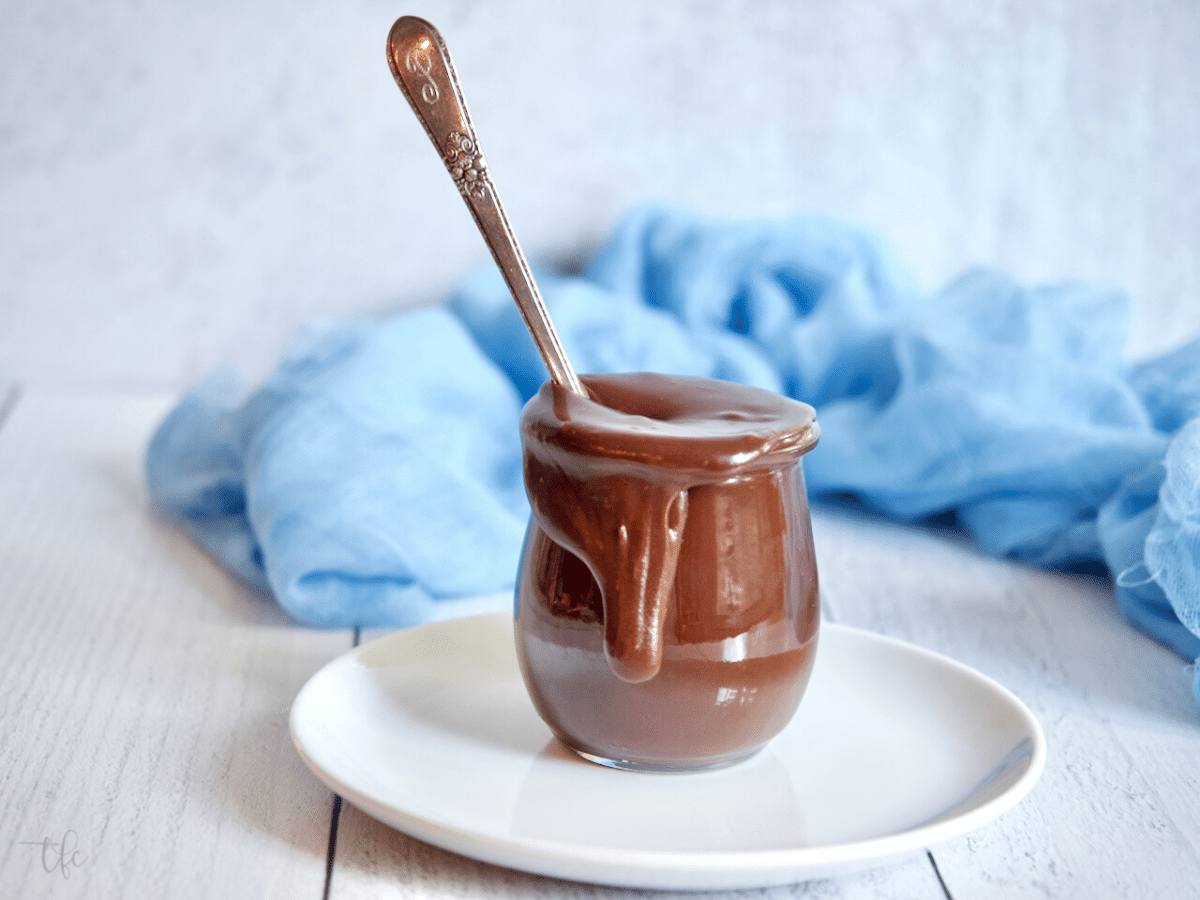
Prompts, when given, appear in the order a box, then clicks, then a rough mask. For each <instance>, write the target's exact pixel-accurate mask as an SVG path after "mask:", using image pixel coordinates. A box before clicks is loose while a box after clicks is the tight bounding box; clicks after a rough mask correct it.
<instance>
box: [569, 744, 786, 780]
mask: <svg viewBox="0 0 1200 900" xmlns="http://www.w3.org/2000/svg"><path fill="white" fill-rule="evenodd" d="M563 743H564V745H565V746H566V747H567V749H568V750H570V751H571V752H572V753H575V754H576V755H577V756H581V757H583V758H584V759H586V760H587V761H588V762H594V763H596V764H597V765H601V766H606V767H607V768H610V769H620V770H621V771H623V772H646V773H650V774H657V775H687V774H692V773H697V772H712V771H714V770H716V769H727V768H729V767H730V766H733V765H737V764H738V763H740V762H744V761H745V760H747V759H749V758H750V757H752V756H754V754H756V753H758V751H760V750H761V749H762V748H763V747H764V746H766V745H765V744H763V745H761V746H758V747H754V748H752V749H750V750H747V751H746V752H744V753H739V754H738V755H736V756H730V757H725V758H721V759H716V760H702V761H697V762H679V763H663V762H645V761H642V760H636V759H620V758H613V757H608V756H601V755H600V754H598V753H590V752H588V751H587V750H581V749H579V748H578V747H572V746H571V745H570V744H567V743H566V742H565V741H564V742H563Z"/></svg>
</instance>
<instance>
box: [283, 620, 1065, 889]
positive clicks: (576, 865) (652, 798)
mask: <svg viewBox="0 0 1200 900" xmlns="http://www.w3.org/2000/svg"><path fill="white" fill-rule="evenodd" d="M820 641H821V643H820V649H819V650H818V653H817V663H816V668H815V670H814V672H813V677H812V681H811V683H810V685H809V688H808V692H807V694H806V695H805V697H804V700H803V701H802V703H801V704H800V710H799V712H798V713H797V714H796V717H795V718H794V719H793V720H792V722H791V724H789V725H788V727H787V728H786V729H785V730H784V731H783V733H782V734H780V735H779V736H778V737H776V738H775V740H773V741H772V742H771V743H770V744H768V745H767V747H766V749H764V750H763V751H762V752H760V753H759V754H758V755H756V756H754V757H752V758H751V759H749V760H747V761H746V762H743V763H739V764H737V765H735V766H732V767H730V768H728V769H723V770H720V771H716V772H709V773H703V774H696V775H649V774H643V773H634V772H621V771H616V770H613V769H606V768H603V767H601V766H598V765H594V764H592V763H588V762H584V761H583V760H581V759H579V758H577V757H576V756H574V755H573V754H572V753H571V752H570V751H568V750H566V749H565V748H564V747H563V746H562V745H561V744H559V742H558V741H557V740H555V739H554V738H553V737H552V736H551V734H550V731H549V729H548V728H547V727H546V726H545V725H544V724H543V723H542V721H541V719H539V718H538V716H537V713H536V712H535V711H534V709H533V706H532V704H531V703H530V701H529V699H528V698H527V696H526V694H525V688H524V685H523V684H522V682H521V676H520V673H519V671H518V669H517V661H516V654H515V651H514V649H513V639H512V619H511V617H510V616H507V615H504V614H498V615H490V616H479V617H476V618H470V619H459V620H456V621H450V622H442V623H439V624H436V625H428V626H424V627H421V628H415V629H412V630H409V631H401V632H397V633H395V634H392V635H389V636H388V637H385V638H382V639H380V640H377V641H374V642H372V643H370V644H367V645H365V646H363V647H359V648H357V649H355V650H354V651H352V652H350V653H348V654H346V655H345V656H342V657H341V658H339V659H337V660H334V661H333V662H332V663H330V664H329V665H327V666H326V667H325V668H323V669H322V670H321V671H320V672H318V673H317V674H316V675H314V676H313V677H312V679H311V680H310V681H309V682H308V684H306V685H305V686H304V688H303V689H302V690H301V691H300V693H299V695H298V696H297V697H296V702H295V703H294V704H293V706H292V714H291V729H292V738H293V740H294V741H295V744H296V748H297V749H298V750H299V752H300V755H301V757H303V759H304V762H305V763H306V764H307V765H308V767H309V768H310V769H312V771H313V772H314V773H315V774H316V775H317V777H318V778H320V779H321V780H322V781H323V782H325V784H327V785H328V786H329V787H330V788H332V789H333V790H334V791H336V792H337V793H339V794H341V795H342V796H343V797H344V798H346V799H347V800H349V801H350V802H352V803H353V804H354V805H355V806H358V807H359V808H360V809H362V810H363V811H365V812H366V813H368V814H369V815H371V816H374V817H375V818H377V819H379V820H380V821H383V822H385V823H387V824H389V825H391V826H393V827H395V828H398V829H400V830H401V831H404V832H407V833H408V834H411V835H413V836H415V837H418V838H420V839H422V840H424V841H428V842H429V843H431V844H436V845H437V846H440V847H444V848H446V849H448V850H452V851H455V852H457V853H462V854H465V855H467V856H472V857H475V858H477V859H481V860H485V861H487V862H491V863H496V864H498V865H501V866H508V867H510V868H514V869H523V870H525V871H529V872H536V873H539V874H542V875H550V876H554V877H558V878H566V879H572V880H575V881H587V882H593V883H597V884H610V885H621V886H625V887H642V888H670V889H685V890H707V889H721V888H724V889H729V888H744V887H762V886H766V885H772V884H783V883H788V882H794V881H801V880H803V879H806V878H817V877H824V876H828V875H833V874H836V873H839V872H845V871H848V870H852V869H857V868H863V867H866V866H871V865H877V864H879V863H881V862H884V861H886V860H890V859H894V858H897V857H901V856H905V855H908V854H911V853H914V852H919V851H921V850H922V849H923V848H925V847H927V846H928V845H931V844H935V843H938V842H940V841H944V840H947V839H948V838H952V837H956V836H958V835H961V834H963V833H964V832H967V831H969V830H971V829H973V828H977V827H978V826H980V825H982V824H983V823H985V822H987V821H989V820H991V819H993V818H994V817H996V816H998V815H999V814H1000V813H1002V812H1004V811H1005V810H1006V809H1008V808H1010V807H1011V806H1013V805H1014V804H1015V803H1016V802H1017V801H1018V800H1020V799H1021V798H1022V797H1023V796H1025V794H1026V793H1028V791H1029V789H1030V788H1032V787H1033V784H1034V782H1035V781H1036V780H1037V778H1038V775H1040V774H1041V771H1042V766H1043V763H1044V762H1045V756H1046V745H1045V739H1044V738H1043V736H1042V730H1041V728H1040V727H1039V726H1038V723H1037V721H1036V720H1035V719H1034V717H1033V715H1032V714H1031V713H1030V712H1029V710H1028V709H1026V707H1025V706H1024V705H1023V704H1022V703H1021V702H1020V701H1019V700H1018V699H1017V698H1016V697H1014V696H1013V695H1012V694H1011V693H1009V692H1008V691H1007V690H1005V689H1004V688H1002V687H1001V686H1000V685H998V684H996V683H995V682H994V681H991V680H990V679H988V678H986V677H984V676H983V675H980V674H979V673H978V672H975V671H974V670H972V669H969V668H967V667H966V666H963V665H961V664H959V663H956V662H954V661H952V660H949V659H946V658H945V657H942V656H938V655H936V654H934V653H930V652H928V651H926V650H922V649H919V648H917V647H913V646H911V645H909V644H904V643H901V642H899V641H895V640H891V639H889V638H884V637H879V636H877V635H873V634H870V633H868V632H864V631H859V630H856V629H852V628H847V627H845V626H839V625H831V624H824V625H822V631H821V638H820Z"/></svg>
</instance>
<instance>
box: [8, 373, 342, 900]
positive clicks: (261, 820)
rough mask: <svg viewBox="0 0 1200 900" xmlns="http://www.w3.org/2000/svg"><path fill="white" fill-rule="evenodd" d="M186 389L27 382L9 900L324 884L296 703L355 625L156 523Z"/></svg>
mask: <svg viewBox="0 0 1200 900" xmlns="http://www.w3.org/2000/svg"><path fill="white" fill-rule="evenodd" d="M167 400H168V397H167V396H165V395H145V396H136V395H135V396H133V397H129V396H117V397H114V396H112V395H105V394H97V393H93V394H87V393H84V394H76V395H52V394H45V393H39V392H36V391H26V392H24V394H23V396H22V397H21V399H20V401H19V402H18V403H17V405H16V407H15V409H14V410H13V411H12V413H11V415H10V416H9V417H8V421H7V422H6V423H5V424H4V425H3V427H2V428H0V511H2V515H0V573H3V574H2V576H0V585H2V587H0V620H2V621H3V622H4V623H5V626H4V628H3V629H2V630H0V660H2V661H3V662H2V663H0V897H5V898H10V897H11V898H18V897H20V898H36V897H90V898H105V897H112V898H117V897H173V898H174V897H222V898H224V897H280V898H289V900H290V898H295V897H314V898H315V897H320V896H321V892H322V890H323V886H324V880H325V863H326V847H327V842H328V826H329V821H330V812H331V805H332V796H331V795H330V794H329V792H327V791H326V790H324V789H323V788H322V787H321V786H320V785H319V783H318V782H316V781H315V779H313V778H312V777H311V776H310V775H309V774H308V772H307V771H306V770H305V769H304V767H303V765H302V764H301V763H300V761H299V759H298V758H297V756H296V754H295V752H294V750H293V748H292V746H291V742H290V739H289V737H288V732H287V711H288V708H289V706H290V703H291V700H292V698H293V696H294V695H295V692H296V691H297V690H298V689H299V687H300V685H301V684H302V683H303V682H304V680H305V679H306V678H307V677H308V676H309V675H310V674H311V673H312V672H313V671H315V670H316V669H317V668H319V667H320V666H321V665H322V664H324V662H325V661H327V660H328V659H330V658H332V657H334V656H336V655H337V654H339V653H341V652H344V650H346V649H347V648H348V647H349V646H350V636H349V634H348V633H347V632H341V633H323V632H314V631H308V630H305V629H301V628H297V627H294V626H292V625H290V624H289V623H288V622H287V621H286V620H285V618H284V616H283V615H282V614H281V613H280V612H279V611H278V609H277V608H276V607H275V605H274V604H273V603H271V602H270V601H268V600H264V599H263V598H260V597H257V596H254V595H252V594H250V593H248V592H246V591H244V590H242V589H241V588H239V587H238V586H236V585H234V584H232V583H231V582H230V580H229V579H228V578H226V577H225V576H224V575H222V574H221V573H219V572H218V571H217V570H216V568H215V567H214V566H213V565H212V563H211V562H210V561H209V560H207V559H206V558H204V557H202V556H201V555H200V554H199V553H198V552H197V551H196V550H195V549H194V548H193V547H192V546H191V545H190V544H188V543H187V542H186V541H185V540H184V539H183V538H182V537H181V536H180V535H179V534H178V533H176V532H175V531H174V529H173V528H171V527H170V526H168V525H166V524H165V523H162V522H159V521H156V520H155V518H154V517H153V516H152V515H151V514H150V512H149V510H148V509H147V504H146V499H145V496H144V490H143V487H142V475H141V458H142V453H143V449H144V447H145V442H146V439H147V437H148V435H149V431H150V428H151V427H152V426H153V425H154V424H155V423H156V421H157V419H158V418H159V416H160V415H161V414H162V413H163V412H164V410H165V409H166V404H167ZM47 839H48V841H49V843H48V844H47V843H46V841H47ZM64 840H65V842H66V843H65V845H64ZM64 848H65V850H66V853H65V857H66V858H65V860H60V859H59V856H60V855H64V854H61V853H60V850H62V849H64ZM60 862H63V863H65V864H64V865H60V864H59V863H60ZM48 870H49V871H48Z"/></svg>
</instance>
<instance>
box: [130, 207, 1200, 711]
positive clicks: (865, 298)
mask: <svg viewBox="0 0 1200 900" xmlns="http://www.w3.org/2000/svg"><path fill="white" fill-rule="evenodd" d="M539 282H540V284H541V287H542V292H543V294H544V296H545V299H546V302H547V305H548V307H549V309H550V311H551V315H552V316H553V318H554V320H555V323H556V324H557V326H558V329H559V331H560V334H561V337H562V339H563V344H564V346H565V348H566V350H567V353H568V355H569V357H570V358H571V360H572V362H573V364H574V366H575V368H576V369H577V370H578V371H580V372H596V373H599V372H619V371H657V372H669V373H675V374H687V375H700V376H706V377H711V378H721V379H727V380H731V381H740V382H744V383H748V384H755V385H758V386H761V387H766V388H769V389H772V390H776V391H780V392H783V393H786V394H789V395H791V396H794V397H797V398H798V399H801V400H805V401H807V402H809V403H812V404H813V405H814V406H816V407H817V410H818V416H819V418H820V421H821V429H822V437H821V442H820V444H819V445H818V447H817V448H816V449H815V450H814V451H813V452H812V453H811V454H810V455H809V456H808V457H806V462H805V466H806V477H807V480H808V486H809V491H810V493H811V494H812V495H814V496H818V497H819V496H822V495H831V496H832V495H838V496H845V495H850V496H853V497H856V498H858V499H859V500H861V501H862V502H864V503H865V504H867V505H868V506H870V507H873V508H874V509H877V510H879V511H881V512H883V513H886V514H888V515H891V516H895V517H898V518H900V519H904V520H920V519H923V518H925V517H928V516H934V515H947V514H953V516H954V517H955V518H956V519H957V521H958V522H960V523H961V524H962V526H963V527H964V528H965V529H966V530H967V531H968V532H969V533H970V535H971V537H972V538H973V539H974V540H975V542H976V543H977V544H978V545H979V546H980V547H981V548H982V549H984V550H985V551H987V552H988V553H991V554H994V555H996V556H999V557H1007V558H1012V559H1017V560H1021V561H1024V562H1027V563H1029V564H1032V565H1037V566H1069V565H1077V564H1095V563H1100V564H1103V565H1104V566H1106V567H1107V568H1108V569H1109V571H1110V572H1111V573H1112V574H1113V577H1114V580H1115V583H1116V590H1117V595H1118V598H1119V599H1120V602H1121V604H1122V607H1123V609H1124V610H1125V612H1126V614H1127V615H1128V616H1129V618H1130V619H1131V621H1133V622H1134V623H1135V624H1136V625H1137V626H1138V627H1139V628H1141V629H1142V630H1144V631H1146V632H1147V633H1149V634H1151V635H1153V636H1154V637H1156V638H1157V639H1159V640H1160V641H1163V642H1164V643H1166V644H1168V645H1169V646H1171V647H1173V648H1174V649H1175V650H1176V651H1178V652H1179V653H1181V654H1183V655H1184V656H1186V657H1188V658H1192V659H1194V658H1195V657H1197V656H1200V342H1196V343H1193V344H1190V345H1187V346H1185V347H1183V348H1181V349H1179V350H1178V351H1176V352H1174V353H1172V354H1169V355H1167V356H1164V357H1161V358H1159V359H1154V360H1150V361H1148V362H1145V363H1142V364H1140V365H1137V366H1134V367H1131V366H1129V365H1128V364H1127V363H1126V362H1125V361H1124V359H1123V357H1122V348H1123V344H1124V340H1125V335H1126V333H1127V328H1128V325H1127V318H1128V313H1129V310H1128V301H1127V299H1126V297H1125V296H1124V295H1123V294H1122V293H1121V292H1119V291H1114V290H1110V289H1105V288H1099V287H1093V286H1088V285H1080V284H1070V285H1060V286H1052V287H1028V286H1025V285H1021V284H1017V283H1015V282H1014V281H1012V280H1011V279H1009V278H1007V277H1006V276H1004V275H1003V274H1001V273H998V272H989V271H977V272H971V273H968V274H966V275H964V276H962V277H961V278H959V279H958V280H956V281H954V282H953V283H952V284H950V285H948V286H947V287H946V288H944V289H943V290H941V291H939V292H937V293H935V294H932V295H927V294H922V293H921V292H920V291H918V290H917V289H916V288H915V287H914V285H913V284H912V283H911V282H910V281H909V279H908V278H906V277H905V275H904V274H903V272H902V271H901V270H900V269H899V268H898V267H897V266H896V265H895V264H894V262H893V261H892V260H891V259H890V258H889V257H888V255H887V253H886V252H885V250H884V249H883V248H882V247H881V246H880V245H879V243H878V242H877V241H876V240H875V239H874V238H872V237H871V236H869V235H867V234H864V233H863V232H861V231H859V230H857V229H854V228H851V227H848V226H846V225H842V224H838V223H835V222H830V221H825V220H819V219H799V220H792V221H757V222H713V221H706V220H703V219H700V218H697V217H694V216H690V215H687V214H684V213H680V212H676V211H672V210H664V209H645V210H640V211H637V212H635V213H633V214H631V215H630V216H629V217H628V218H627V219H626V220H625V221H624V222H623V223H622V224H621V225H620V227H619V228H618V230H617V231H616V233H615V234H614V235H613V237H612V238H611V240H610V241H609V242H608V244H607V245H606V246H605V247H603V248H602V249H601V250H600V251H599V252H598V253H597V254H596V255H595V257H594V258H593V259H592V260H591V262H590V264H589V265H588V267H587V269H586V271H585V272H584V273H583V274H582V275H579V276H573V277H561V276H549V275H548V276H542V277H541V278H540V279H539ZM544 378H545V370H544V368H543V366H542V363H541V360H540V359H539V358H538V355H537V351H536V350H535V348H534V345H533V342H532V341H531V340H530V338H529V337H528V335H527V334H526V332H525V329H524V326H523V324H522V322H521V319H520V316H519V315H518V313H517V311H516V308H515V306H514V305H513V303H512V300H511V298H510V297H509V295H508V292H507V290H506V288H505V286H504V284H503V282H502V281H501V279H500V277H499V275H498V274H497V273H495V272H494V271H489V272H486V273H482V274H480V275H478V276H476V277H473V278H471V279H469V280H468V281H466V282H465V283H464V284H463V285H462V286H461V288H460V289H459V291H458V292H457V293H456V294H455V296H454V297H453V298H452V299H451V300H450V302H449V303H448V304H446V305H445V306H442V307H438V308H432V309H420V310H413V311H409V312H405V313H402V314H400V315H398V316H396V317H394V318H392V319H390V320H387V321H383V322H375V323H365V322H357V323H318V324H316V325H313V326H311V327H310V328H308V329H307V330H306V331H305V332H304V333H303V334H302V335H301V337H300V338H299V339H298V341H297V342H296V345H295V346H294V347H293V349H292V351H291V353H290V354H289V356H288V357H287V358H286V359H285V360H284V361H283V362H282V363H281V365H280V366H279V368H278V369H277V371H276V372H275V373H274V374H273V375H272V376H271V378H270V379H269V380H268V381H267V383H266V384H264V385H263V386H262V387H261V388H260V389H259V390H258V391H256V392H255V393H253V394H251V395H250V396H249V397H248V398H244V397H242V396H241V395H239V394H238V392H237V389H236V387H235V386H233V385H232V383H231V382H229V381H228V379H224V378H222V377H214V378H213V379H210V380H209V381H208V382H206V383H205V384H203V385H201V386H200V387H199V388H197V389H196V390H195V391H193V392H191V393H189V394H188V395H187V396H185V397H184V398H183V400H182V402H181V403H180V404H179V405H178V406H177V407H176V408H175V409H174V410H173V411H172V412H171V413H170V414H169V415H168V417H167V418H166V420H165V421H164V422H163V423H162V425H161V426H160V428H159V429H158V431H157V432H156V434H155V435H154V438H153V439H152V441H151V443H150V447H149V450H148V455H147V471H148V476H149V484H150V490H151V495H152V497H153V499H154V501H155V503H156V504H157V505H159V506H160V507H162V508H163V509H165V510H167V511H169V512H170V513H172V514H174V515H175V516H177V517H178V519H179V521H181V523H182V524H183V526H184V527H185V528H186V529H187V530H188V532H189V533H190V534H191V535H192V536H193V537H194V538H195V539H196V540H197V541H198V542H199V543H200V544H201V545H202V546H204V547H205V548H206V549H207V550H208V551H209V552H210V553H211V554H212V555H213V556H214V557H216V558H217V559H218V560H220V561H221V562H222V563H223V564H225V565H226V566H227V567H228V568H229V569H230V570H231V571H232V572H234V573H236V574H237V575H239V576H240V577H241V578H242V579H244V580H245V581H247V582H249V583H251V584H254V585H257V586H258V587H260V588H263V589H265V590H269V591H270V592H271V593H272V594H273V595H274V596H275V597H276V598H277V599H278V601H279V603H280V604H282V606H283V607H284V608H285V609H287V610H288V611H289V612H290V613H291V614H292V615H293V616H295V617H296V618H297V619H299V620H300V621H301V622H304V623H307V624H311V625H316V626H328V627H348V626H374V625H411V624H416V623H420V622H427V621H431V620H434V619H439V618H445V617H448V616H454V615H461V614H464V613H466V612H471V611H474V610H476V609H478V608H480V601H478V600H476V599H475V598H477V597H479V596H481V595H485V594H491V593H494V592H497V591H502V590H505V589H506V588H508V587H510V586H511V584H512V581H513V576H514V575H515V569H516V564H517V558H518V554H519V550H520V545H521V541H522V538H523V535H524V530H525V526H526V523H527V520H528V514H529V513H528V505H527V503H526V500H525V497H524V490H523V485H522V482H521V458H520V441H519V436H518V433H517V419H518V416H519V413H520V408H521V405H522V404H523V402H524V401H525V400H527V399H528V398H529V397H530V396H532V395H533V393H534V392H535V391H536V390H537V388H538V386H539V385H540V384H541V382H542V381H543V380H544ZM1196 691H1197V698H1198V699H1200V680H1198V681H1197V685H1196Z"/></svg>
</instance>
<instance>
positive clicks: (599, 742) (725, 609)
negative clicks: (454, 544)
mask: <svg viewBox="0 0 1200 900" xmlns="http://www.w3.org/2000/svg"><path fill="white" fill-rule="evenodd" d="M583 382H584V384H585V385H586V387H587V389H588V392H589V394H590V398H585V397H581V396H578V395H576V394H573V393H571V392H569V391H567V390H565V389H564V388H563V387H562V386H560V385H556V384H553V383H549V382H548V383H547V384H545V385H543V387H542V389H541V391H540V392H539V393H538V394H537V395H536V396H535V397H533V398H532V399H531V400H530V401H529V403H528V404H527V405H526V407H525V410H524V412H523V414H522V417H521V439H522V447H523V452H524V467H525V482H526V489H527V491H528V494H529V498H530V503H531V505H532V507H533V515H532V518H531V521H530V524H529V530H528V532H527V535H526V539H525V546H524V549H523V552H522V558H521V563H520V569H519V573H518V581H517V597H516V642H517V655H518V659H519V660H520V665H521V672H522V675H523V677H524V679H525V683H526V686H527V688H528V690H529V694H530V697H531V698H532V699H533V702H534V705H535V706H536V707H537V710H538V713H539V714H540V715H541V717H542V718H543V719H544V720H545V721H546V723H547V724H548V725H549V726H550V728H551V729H552V730H553V731H554V733H555V734H556V735H557V736H558V738H559V739H560V740H561V741H562V742H563V743H564V744H566V745H567V746H568V747H570V748H572V749H573V750H574V751H576V752H577V753H579V754H580V755H582V756H584V757H586V758H588V759H591V760H593V761H594V762H598V763H602V764H604V765H609V766H614V767H617V768H624V769H633V770H643V771H697V770H703V769H710V768H718V767H721V766H725V765H729V764H731V763H734V762H737V761H738V760H741V759H745V758H747V757H749V756H751V755H753V754H754V753H755V752H757V751H758V750H759V749H761V748H762V747H763V746H764V745H765V744H766V743H767V742H768V741H769V740H770V739H771V738H772V737H774V736H775V735H776V734H777V733H778V732H779V731H780V730H782V729H783V727H784V726H785V725H786V724H787V723H788V721H789V720H790V719H791V717H792V715H793V713H794V712H795V710H796V708H797V706H798V704H799V702H800V698H801V696H802V695H803V693H804V689H805V687H806V685H807V683H808V679H809V675H810V674H811V672H812V666H813V661H814V658H815V653H816V647H817V632H818V625H819V621H820V600H819V594H818V588H817V571H816V562H815V558H814V554H813V543H812V531H811V527H810V523H809V514H808V502H807V498H806V495H805V488H804V475H803V469H802V464H801V457H802V455H803V454H804V453H806V452H807V451H808V450H810V449H811V448H812V447H813V446H814V445H815V444H816V441H817V438H818V435H819V429H818V426H817V423H816V418H815V413H814V411H813V409H812V407H810V406H808V405H806V404H803V403H799V402H797V401H794V400H790V399H788V398H786V397H781V396H779V395H777V394H773V393H771V392H769V391H763V390H759V389H757V388H750V387H746V386H744V385H735V384H730V383H726V382H719V381H711V380H707V379H699V378H682V377H669V376H661V375H650V374H644V373H643V374H626V375H607V376H587V377H584V378H583Z"/></svg>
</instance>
